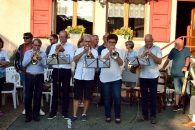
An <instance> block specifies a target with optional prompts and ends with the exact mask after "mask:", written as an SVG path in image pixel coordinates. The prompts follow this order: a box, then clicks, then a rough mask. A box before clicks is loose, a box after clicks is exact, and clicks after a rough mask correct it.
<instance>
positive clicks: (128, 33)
mask: <svg viewBox="0 0 195 130" xmlns="http://www.w3.org/2000/svg"><path fill="white" fill-rule="evenodd" d="M113 33H114V34H116V35H119V36H124V39H127V40H130V39H132V38H133V30H132V29H131V28H126V27H121V28H120V29H116V30H114V31H113Z"/></svg>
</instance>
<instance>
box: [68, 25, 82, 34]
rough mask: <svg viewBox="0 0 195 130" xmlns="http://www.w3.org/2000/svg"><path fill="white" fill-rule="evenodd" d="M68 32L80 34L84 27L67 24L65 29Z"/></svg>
mask: <svg viewBox="0 0 195 130" xmlns="http://www.w3.org/2000/svg"><path fill="white" fill-rule="evenodd" d="M65 30H66V31H67V32H68V33H74V34H82V33H84V32H85V27H84V26H83V25H78V26H74V27H72V26H68V27H67V28H66V29H65Z"/></svg>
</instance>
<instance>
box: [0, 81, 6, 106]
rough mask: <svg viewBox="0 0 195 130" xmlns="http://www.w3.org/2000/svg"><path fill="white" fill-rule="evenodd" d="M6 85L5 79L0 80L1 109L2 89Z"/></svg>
mask: <svg viewBox="0 0 195 130" xmlns="http://www.w3.org/2000/svg"><path fill="white" fill-rule="evenodd" d="M4 83H5V77H2V78H0V108H1V101H2V99H1V91H2V87H3V85H4Z"/></svg>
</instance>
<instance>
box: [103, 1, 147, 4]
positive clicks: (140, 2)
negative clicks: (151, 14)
mask: <svg viewBox="0 0 195 130" xmlns="http://www.w3.org/2000/svg"><path fill="white" fill-rule="evenodd" d="M107 1H108V2H111V3H124V2H125V1H127V2H129V3H134V4H145V3H146V2H147V0H107Z"/></svg>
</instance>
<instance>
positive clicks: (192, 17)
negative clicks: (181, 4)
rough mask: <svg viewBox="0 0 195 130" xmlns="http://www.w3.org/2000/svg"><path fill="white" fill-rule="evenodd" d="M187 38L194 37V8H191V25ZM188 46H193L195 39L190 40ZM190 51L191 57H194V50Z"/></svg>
mask: <svg viewBox="0 0 195 130" xmlns="http://www.w3.org/2000/svg"><path fill="white" fill-rule="evenodd" d="M189 36H192V37H195V8H193V9H192V11H191V25H190V31H189ZM189 45H190V46H195V38H190V40H189ZM190 51H191V54H192V55H195V48H190Z"/></svg>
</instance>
